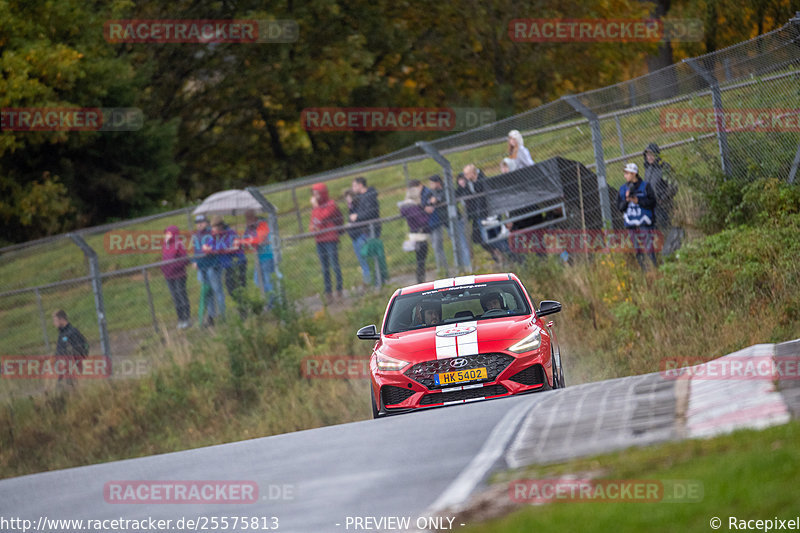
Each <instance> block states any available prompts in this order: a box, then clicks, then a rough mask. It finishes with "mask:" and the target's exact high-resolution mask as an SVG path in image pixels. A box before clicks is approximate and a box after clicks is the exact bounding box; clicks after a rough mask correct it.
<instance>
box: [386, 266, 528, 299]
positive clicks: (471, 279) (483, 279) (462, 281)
mask: <svg viewBox="0 0 800 533" xmlns="http://www.w3.org/2000/svg"><path fill="white" fill-rule="evenodd" d="M508 280H514V281H519V279H518V278H517V276H515V275H514V274H511V273H509V272H506V273H500V274H477V275H474V276H459V277H456V278H444V279H437V280H436V281H426V282H425V283H418V284H416V285H409V286H408V287H403V288H402V289H398V291H397V296H399V295H401V294H412V293H415V292H423V291H431V290H434V289H443V288H445V287H458V286H459V285H474V284H475V283H488V282H490V281H508Z"/></svg>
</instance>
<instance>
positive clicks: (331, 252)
mask: <svg viewBox="0 0 800 533" xmlns="http://www.w3.org/2000/svg"><path fill="white" fill-rule="evenodd" d="M311 207H312V209H311V222H310V223H309V226H308V230H309V231H311V232H317V231H319V232H320V233H318V234H317V235H315V236H314V240H315V241H316V243H317V256H318V257H319V263H320V267H322V279H323V281H324V283H325V298H326V300H327V301H328V302H330V301H331V299H332V296H333V290H332V287H331V273H330V269H331V268H332V269H333V273H334V275H335V276H336V296H337V297H338V298H339V299H341V298H342V269H341V268H340V267H339V231H338V230H336V229H330V228H336V227H337V226H341V225H342V224H343V223H344V217H342V212H341V211H339V207H338V206H337V205H336V202H334V201H333V200H331V199H330V197H329V196H328V187H327V186H326V185H325V184H324V183H317V184H314V185H313V186H312V187H311ZM328 229H329V231H323V230H328Z"/></svg>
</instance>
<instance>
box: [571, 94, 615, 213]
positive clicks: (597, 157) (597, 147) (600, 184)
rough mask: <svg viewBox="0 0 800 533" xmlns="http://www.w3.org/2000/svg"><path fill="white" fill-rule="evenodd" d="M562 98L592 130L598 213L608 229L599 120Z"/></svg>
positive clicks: (608, 206)
mask: <svg viewBox="0 0 800 533" xmlns="http://www.w3.org/2000/svg"><path fill="white" fill-rule="evenodd" d="M562 98H563V99H564V100H565V101H566V102H567V103H568V104H569V105H571V106H572V107H573V109H575V111H577V112H578V113H580V114H581V115H583V116H584V117H586V119H587V120H588V121H589V126H590V127H591V130H592V147H593V148H594V162H595V165H596V168H597V192H598V194H599V195H600V213H601V215H602V217H603V226H606V227H608V228H610V227H611V226H612V222H611V201H610V200H609V198H608V182H607V181H606V159H605V155H604V154H603V134H602V131H601V130H600V119H599V118H597V115H596V114H595V113H594V111H592V110H591V109H589V108H588V107H586V106H585V105H583V104H582V103H581V102H580V100H578V99H577V98H576V97H575V96H573V95H568V96H562Z"/></svg>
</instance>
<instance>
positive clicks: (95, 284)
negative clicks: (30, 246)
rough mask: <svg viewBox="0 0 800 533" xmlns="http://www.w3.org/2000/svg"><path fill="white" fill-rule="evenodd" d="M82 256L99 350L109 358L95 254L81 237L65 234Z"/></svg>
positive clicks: (106, 325) (100, 285) (109, 348)
mask: <svg viewBox="0 0 800 533" xmlns="http://www.w3.org/2000/svg"><path fill="white" fill-rule="evenodd" d="M67 236H68V237H69V238H70V239H72V242H74V243H75V244H76V245H77V246H78V248H80V249H81V250H82V251H83V255H85V256H86V258H87V259H88V260H89V275H90V276H91V278H92V292H93V293H94V309H95V312H96V313H97V326H98V328H99V329H100V348H101V349H102V350H103V355H104V356H106V357H111V344H110V343H109V341H108V324H107V323H106V307H105V303H104V301H103V282H102V281H101V280H100V265H99V263H98V261H97V252H95V251H94V250H93V249H92V247H91V246H89V244H88V243H87V242H86V241H85V240H84V239H83V237H81V236H80V235H77V234H75V233H67Z"/></svg>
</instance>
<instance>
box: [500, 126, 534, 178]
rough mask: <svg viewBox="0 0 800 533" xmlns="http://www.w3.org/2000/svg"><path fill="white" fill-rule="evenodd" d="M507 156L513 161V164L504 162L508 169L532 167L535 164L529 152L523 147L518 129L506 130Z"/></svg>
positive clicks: (523, 143)
mask: <svg viewBox="0 0 800 533" xmlns="http://www.w3.org/2000/svg"><path fill="white" fill-rule="evenodd" d="M508 158H509V159H511V160H512V161H513V162H514V163H515V164H514V165H511V164H510V163H506V164H507V165H508V167H509V169H510V170H517V169H520V168H524V167H532V166H533V165H534V164H535V162H534V161H533V158H532V157H531V152H530V150H528V149H527V148H525V141H524V140H523V139H522V134H521V133H520V132H519V131H518V130H511V131H509V132H508Z"/></svg>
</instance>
